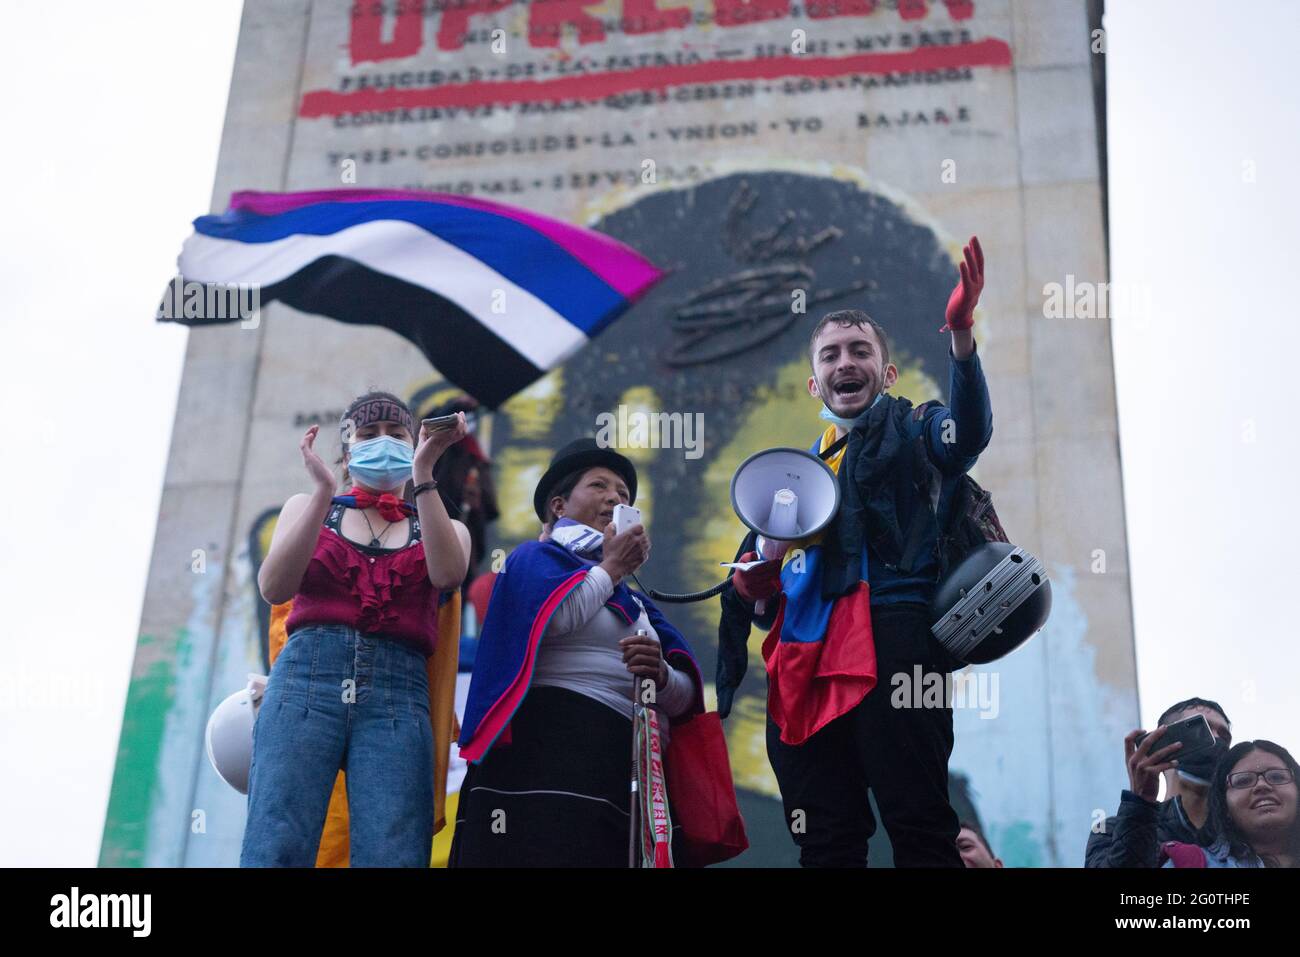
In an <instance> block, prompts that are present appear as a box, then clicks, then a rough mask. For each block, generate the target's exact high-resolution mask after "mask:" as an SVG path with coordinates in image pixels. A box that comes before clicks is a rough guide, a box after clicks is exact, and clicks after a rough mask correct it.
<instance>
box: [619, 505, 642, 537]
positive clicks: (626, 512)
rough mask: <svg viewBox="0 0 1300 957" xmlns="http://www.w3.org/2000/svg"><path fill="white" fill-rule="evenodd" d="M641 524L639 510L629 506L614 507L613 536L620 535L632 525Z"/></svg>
mask: <svg viewBox="0 0 1300 957" xmlns="http://www.w3.org/2000/svg"><path fill="white" fill-rule="evenodd" d="M640 524H641V509H639V508H634V507H632V506H631V505H622V504H620V505H615V506H614V534H615V535H622V534H623V533H624V532H626V531H627V530H628V529H629V528H632V527H633V526H634V525H640Z"/></svg>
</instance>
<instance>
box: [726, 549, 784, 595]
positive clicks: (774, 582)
mask: <svg viewBox="0 0 1300 957" xmlns="http://www.w3.org/2000/svg"><path fill="white" fill-rule="evenodd" d="M757 558H758V553H757V552H745V554H743V555H741V556H740V561H742V562H752V561H754V560H755V559H757ZM731 583H732V584H733V585H735V586H736V594H737V595H739V596H740V597H741V598H742V599H744V600H745V601H746V602H748V603H749V604H751V605H752V604H753V603H754V602H756V601H760V600H762V599H764V598H771V597H772V596H773V595H775V594H776V593H777V592H779V591H780V590H781V563H780V562H779V561H776V560H775V559H773V560H772V561H770V562H763V564H761V565H755V566H754V567H753V568H750V569H747V570H744V571H742V570H741V569H739V568H736V569H733V570H732V573H731Z"/></svg>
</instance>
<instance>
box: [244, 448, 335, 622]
mask: <svg viewBox="0 0 1300 957" xmlns="http://www.w3.org/2000/svg"><path fill="white" fill-rule="evenodd" d="M319 431H320V426H318V425H313V426H312V427H311V428H310V429H308V430H307V431H306V433H305V434H304V435H303V437H302V441H301V442H300V443H299V445H298V447H299V449H300V450H301V451H302V461H303V465H304V466H305V467H306V469H307V474H308V475H310V476H311V479H312V483H313V484H314V486H315V489H314V490H313V491H312V492H311V493H309V494H300V495H294V496H293V497H292V498H290V499H289V501H287V502H285V503H284V508H282V509H280V517H279V518H278V519H277V520H276V523H275V531H274V532H272V534H271V547H270V548H269V549H268V550H267V554H266V558H265V559H264V560H263V561H262V567H261V568H260V569H258V572H257V587H258V590H259V591H261V593H262V597H263V598H265V599H266V601H267V602H268V603H269V604H272V605H278V604H280V603H281V602H286V601H288V600H289V599H291V598H293V596H294V595H296V594H298V588H299V586H301V585H302V576H303V575H305V574H306V573H307V566H308V565H309V564H311V556H312V552H313V551H315V549H316V540H317V539H318V538H319V537H320V529H321V522H323V521H325V516H326V515H327V514H328V513H329V509H330V499H331V498H333V497H334V474H333V473H332V472H331V471H330V469H329V466H328V465H326V464H325V463H324V461H322V460H321V457H320V456H319V455H317V454H316V452H315V451H314V450H313V449H312V443H313V442H315V441H316V434H317V432H319Z"/></svg>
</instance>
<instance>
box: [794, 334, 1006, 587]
mask: <svg viewBox="0 0 1300 957" xmlns="http://www.w3.org/2000/svg"><path fill="white" fill-rule="evenodd" d="M948 358H949V363H948V367H949V377H948V395H949V402H950V403H951V405H950V406H944V405H942V404H940V403H937V402H927V403H925V404H924V405H921V406H919V407H918V409H917V411H918V412H920V413H921V415H920V418H919V419H918V418H915V417H913V418H910V419H909V420H908V421H909V423H910V426H911V429H912V432H911V435H912V437H914V438H915V437H917V436H924V439H925V450H926V454H927V457H928V458H929V460H930V463H931V464H932V465H933V466H934V467H935V468H936V469H937V470H938V479H939V497H938V503H937V509H936V523H935V526H934V527H931V528H929V529H927V532H926V535H925V538H924V539H923V542H922V548H921V556H922V559H921V562H920V564H919V565H917V566H916V567H915V568H914V569H913V571H912V572H911V573H910V574H908V573H904V572H902V571H900V570H899V568H898V566H897V565H896V564H891V563H886V562H885V561H884V560H883V559H882V558H881V557H880V556H878V555H877V554H876V553H875V551H874V550H873V549H871V548H870V547H868V548H867V550H866V551H867V572H868V579H867V580H868V581H869V582H870V583H871V603H872V604H873V605H884V604H890V603H892V602H900V601H919V602H929V601H930V597H931V595H932V594H933V592H934V589H935V586H936V585H937V584H938V581H939V535H938V529H941V528H943V527H944V526H945V525H946V524H947V522H948V517H949V514H948V513H949V511H950V509H951V503H952V497H953V492H954V491H955V490H956V488H957V483H958V481H959V479H960V478H961V476H962V475H964V474H965V473H966V472H968V471H970V470H971V468H972V467H973V466H974V465H975V462H976V460H977V459H978V458H979V454H980V453H981V452H983V451H984V449H985V448H987V447H988V444H989V440H990V439H991V438H992V437H993V411H992V408H991V406H990V404H989V390H988V384H987V383H986V382H985V380H984V370H983V369H982V368H981V367H980V360H979V355H978V353H977V352H972V353H971V354H970V355H969V356H967V357H966V358H965V359H957V358H955V357H954V356H953V355H952V350H951V349H949V352H948ZM949 422H951V423H952V424H951V425H949V424H948V423H949ZM945 435H947V437H948V438H950V439H951V440H952V441H949V442H945V441H944V437H945ZM816 451H817V449H816V447H815V446H814V448H813V452H816ZM923 507H925V503H924V502H922V501H920V500H919V499H918V500H913V501H912V502H911V503H910V507H909V508H908V509H906V510H904V511H902V512H900V514H899V516H898V520H899V525H900V527H901V528H902V529H904V530H905V529H907V527H908V523H909V522H910V521H911V519H912V513H911V509H915V508H923Z"/></svg>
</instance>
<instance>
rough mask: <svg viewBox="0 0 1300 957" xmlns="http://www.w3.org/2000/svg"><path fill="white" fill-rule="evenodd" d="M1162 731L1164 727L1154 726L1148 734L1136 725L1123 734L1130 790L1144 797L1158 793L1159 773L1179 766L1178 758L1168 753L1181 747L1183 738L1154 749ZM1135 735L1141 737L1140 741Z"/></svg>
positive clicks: (1154, 797)
mask: <svg viewBox="0 0 1300 957" xmlns="http://www.w3.org/2000/svg"><path fill="white" fill-rule="evenodd" d="M1164 733H1165V729H1164V728H1163V727H1161V728H1156V729H1155V730H1154V731H1152V732H1151V733H1150V734H1147V733H1146V732H1145V731H1143V730H1142V729H1141V728H1138V729H1136V730H1134V731H1130V732H1129V733H1128V736H1127V737H1125V738H1124V758H1125V762H1126V763H1127V765H1128V783H1129V790H1130V791H1132V792H1133V793H1134V794H1136V795H1137V796H1138V797H1140V798H1143V799H1144V800H1147V801H1154V800H1155V799H1156V796H1157V795H1159V793H1160V775H1162V774H1163V773H1164V772H1166V771H1168V770H1170V769H1171V768H1176V767H1178V762H1177V761H1176V760H1174V759H1173V758H1172V757H1171V756H1172V755H1173V754H1174V753H1175V752H1177V751H1178V750H1179V749H1181V748H1182V746H1183V742H1181V741H1175V742H1174V743H1173V744H1170V745H1166V746H1165V747H1163V748H1159V749H1154V748H1155V743H1156V741H1158V740H1159V739H1160V736H1161V735H1163V734H1164ZM1138 739H1141V743H1140V744H1139V743H1138Z"/></svg>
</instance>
